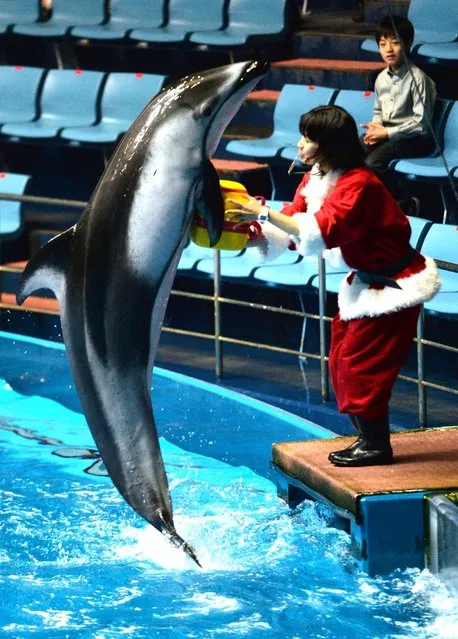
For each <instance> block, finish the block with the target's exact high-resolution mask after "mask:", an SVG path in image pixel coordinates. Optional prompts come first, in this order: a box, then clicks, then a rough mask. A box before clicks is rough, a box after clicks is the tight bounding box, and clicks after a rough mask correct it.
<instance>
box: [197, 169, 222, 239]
mask: <svg viewBox="0 0 458 639" xmlns="http://www.w3.org/2000/svg"><path fill="white" fill-rule="evenodd" d="M196 206H197V208H198V210H199V213H200V214H201V215H202V217H203V218H204V219H205V221H206V222H207V227H208V235H209V237H210V246H214V245H215V244H216V243H217V241H218V240H219V238H220V237H221V233H222V232H223V225H224V203H223V196H222V195H221V187H220V184H219V178H218V174H217V172H216V170H215V167H214V166H213V164H212V163H211V162H210V160H208V161H207V162H206V163H205V164H204V166H203V169H202V180H201V182H200V184H199V185H198V187H197V193H196Z"/></svg>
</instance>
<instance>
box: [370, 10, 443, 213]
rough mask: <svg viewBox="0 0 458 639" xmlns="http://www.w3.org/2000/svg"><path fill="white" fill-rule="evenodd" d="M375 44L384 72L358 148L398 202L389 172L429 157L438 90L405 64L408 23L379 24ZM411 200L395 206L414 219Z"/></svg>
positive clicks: (411, 33) (389, 21)
mask: <svg viewBox="0 0 458 639" xmlns="http://www.w3.org/2000/svg"><path fill="white" fill-rule="evenodd" d="M375 39H376V41H377V44H378V47H379V51H380V55H381V56H382V59H383V61H384V62H385V63H386V65H387V67H386V69H384V70H383V71H382V72H381V73H380V74H379V75H378V77H377V80H376V81H375V103H374V115H373V118H372V121H371V122H369V123H368V124H361V127H362V128H364V129H366V130H367V131H366V134H365V135H364V136H363V137H362V142H363V146H364V152H365V154H366V164H367V165H368V166H369V167H370V168H371V169H372V170H373V171H374V172H375V173H376V174H377V175H378V177H379V178H380V179H381V180H382V181H383V182H384V184H385V186H386V187H387V188H388V189H389V190H390V191H391V193H392V194H393V195H394V196H395V197H400V196H401V192H400V189H399V185H398V184H397V180H396V179H395V178H394V176H393V175H392V174H390V172H389V170H388V167H389V164H390V162H391V160H393V159H394V158H413V157H421V156H424V155H428V154H429V153H431V152H432V151H433V149H434V139H433V137H432V133H431V128H430V127H431V122H432V119H433V113H434V101H435V99H436V87H435V84H434V82H433V81H432V80H431V78H429V77H428V76H427V75H426V74H425V73H423V71H421V69H419V68H418V67H417V66H416V65H415V64H413V63H412V62H411V60H410V58H409V54H410V47H411V46H412V43H413V40H414V28H413V25H412V23H411V22H410V21H409V20H407V18H402V17H400V16H387V17H385V18H383V19H382V20H381V22H380V24H379V26H378V27H377V31H376V34H375ZM415 200H416V198H408V199H407V200H402V201H401V202H399V204H400V205H401V207H402V208H403V210H404V212H405V213H406V214H408V215H412V214H418V200H416V201H415ZM415 209H417V210H415Z"/></svg>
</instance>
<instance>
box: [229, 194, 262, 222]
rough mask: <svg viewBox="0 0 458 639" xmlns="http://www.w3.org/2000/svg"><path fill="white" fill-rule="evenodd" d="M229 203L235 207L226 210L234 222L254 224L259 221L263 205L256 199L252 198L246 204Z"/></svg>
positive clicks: (231, 201) (233, 201) (230, 201)
mask: <svg viewBox="0 0 458 639" xmlns="http://www.w3.org/2000/svg"><path fill="white" fill-rule="evenodd" d="M227 201H228V202H229V203H230V204H231V205H232V206H233V207H234V208H233V209H226V214H229V215H230V218H231V220H232V221H233V222H239V223H241V224H243V223H244V222H254V221H255V220H257V219H258V215H259V214H260V213H261V207H262V204H260V203H259V202H258V201H257V200H256V198H254V197H250V199H249V200H247V201H246V202H243V203H242V202H237V201H235V200H231V199H230V198H228V199H227Z"/></svg>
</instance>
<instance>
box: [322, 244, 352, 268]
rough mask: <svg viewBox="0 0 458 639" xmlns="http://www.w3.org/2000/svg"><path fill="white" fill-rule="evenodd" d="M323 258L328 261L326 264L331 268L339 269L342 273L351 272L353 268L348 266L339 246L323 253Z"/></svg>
mask: <svg viewBox="0 0 458 639" xmlns="http://www.w3.org/2000/svg"><path fill="white" fill-rule="evenodd" d="M323 257H324V259H325V260H326V264H329V266H332V268H335V269H338V270H340V271H345V270H346V271H351V266H348V264H347V263H346V261H345V260H344V258H343V255H342V251H341V250H340V247H339V246H336V248H332V249H326V250H325V251H323Z"/></svg>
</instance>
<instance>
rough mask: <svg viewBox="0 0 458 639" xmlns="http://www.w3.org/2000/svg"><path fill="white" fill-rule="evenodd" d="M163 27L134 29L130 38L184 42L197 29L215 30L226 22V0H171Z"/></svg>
mask: <svg viewBox="0 0 458 639" xmlns="http://www.w3.org/2000/svg"><path fill="white" fill-rule="evenodd" d="M167 14H168V21H167V23H166V24H165V25H164V26H162V27H157V28H145V27H142V28H141V29H133V31H131V32H130V33H129V39H131V40H139V41H144V42H150V43H158V44H159V43H167V42H169V43H172V42H183V41H184V40H186V39H187V37H188V36H189V34H190V33H191V32H193V31H196V30H197V29H199V30H201V31H205V30H208V31H213V30H218V29H220V28H221V27H222V26H223V24H224V0H212V2H207V0H169V2H168V9H167Z"/></svg>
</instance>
